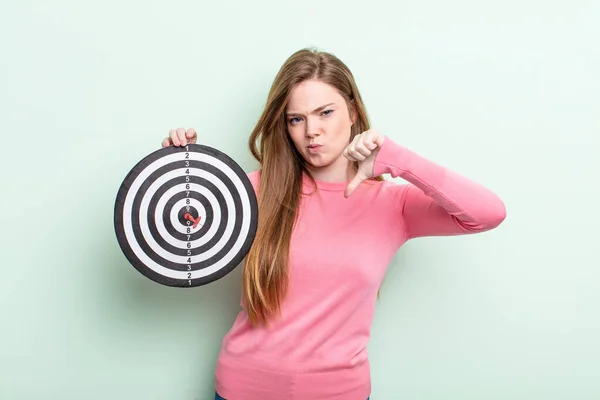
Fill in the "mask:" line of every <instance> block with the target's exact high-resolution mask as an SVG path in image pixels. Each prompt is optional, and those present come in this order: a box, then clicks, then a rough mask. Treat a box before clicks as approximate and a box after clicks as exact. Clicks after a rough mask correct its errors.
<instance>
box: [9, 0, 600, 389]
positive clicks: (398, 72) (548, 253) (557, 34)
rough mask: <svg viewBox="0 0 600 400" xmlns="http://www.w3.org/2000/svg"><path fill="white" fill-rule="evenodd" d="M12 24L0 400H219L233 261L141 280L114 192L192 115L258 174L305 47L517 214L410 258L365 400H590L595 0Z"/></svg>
mask: <svg viewBox="0 0 600 400" xmlns="http://www.w3.org/2000/svg"><path fill="white" fill-rule="evenodd" d="M0 22H1V23H0V43H1V49H2V59H1V60H2V61H1V62H0V79H1V85H0V115H1V117H0V126H1V128H2V131H1V135H2V136H1V138H2V139H1V144H0V146H1V148H2V151H1V153H0V154H1V156H0V178H1V186H0V208H1V210H2V212H1V213H0V223H1V225H0V226H1V227H2V228H1V230H0V246H1V249H0V250H1V251H0V267H1V271H2V274H1V277H0V304H1V310H2V327H1V329H0V361H1V362H0V399H3V400H21V399H36V400H40V399H61V400H70V399H78V400H79V399H86V400H95V399H127V400H132V399H140V400H142V399H143V400H167V399H168V400H207V399H211V396H212V393H213V368H214V365H215V360H216V355H217V353H218V350H219V346H220V340H221V338H222V336H223V335H224V334H225V332H226V331H227V329H228V328H229V327H230V325H231V323H232V322H233V319H234V317H235V315H236V313H237V311H238V305H239V296H240V291H239V281H240V273H239V272H240V271H239V269H237V270H236V271H235V272H234V273H232V274H230V275H228V276H227V277H226V278H224V279H222V280H220V281H218V282H215V283H214V284H211V285H209V286H205V287H201V288H195V289H192V290H182V289H173V288H168V287H162V286H160V285H158V284H155V283H153V282H151V281H150V280H148V279H146V278H144V277H143V276H142V275H141V274H139V273H138V272H137V271H136V270H134V268H133V267H131V266H130V265H129V264H128V262H127V261H126V259H125V257H124V256H123V254H122V253H121V250H120V248H119V247H118V244H117V241H116V238H115V235H114V231H113V225H112V223H113V220H112V218H113V214H112V211H113V205H114V199H115V195H116V192H117V190H118V187H119V185H120V183H121V181H122V179H123V178H124V177H125V175H126V174H127V172H128V171H129V169H130V168H131V167H133V165H134V164H135V163H137V162H138V161H139V160H140V159H141V158H143V157H144V156H145V155H147V154H149V153H150V152H152V151H154V150H156V149H158V148H159V146H160V142H161V140H162V138H163V137H164V136H166V134H167V132H168V130H169V129H170V128H176V127H180V126H181V127H186V128H188V127H194V128H196V129H197V130H198V131H199V132H200V142H201V143H204V144H208V145H210V146H214V147H217V148H219V149H221V150H223V151H225V152H227V153H228V154H229V155H230V156H232V157H233V158H234V159H236V160H237V161H238V162H239V164H240V165H241V166H242V167H243V168H244V169H245V170H247V171H250V170H252V169H254V168H256V164H255V163H254V161H253V160H252V159H251V157H250V155H249V152H248V150H247V145H246V142H247V137H248V134H249V132H250V130H251V129H252V127H253V124H254V123H255V121H256V119H257V117H258V115H259V113H260V111H261V108H262V106H263V105H264V101H265V98H266V94H267V91H268V88H269V85H270V83H271V81H272V79H273V77H274V75H275V73H276V71H277V69H278V68H279V66H280V65H281V63H282V62H283V61H284V60H285V58H286V57H287V56H288V55H290V54H291V53H292V52H293V51H295V50H297V49H299V48H302V47H305V46H317V47H319V48H322V49H325V50H329V51H332V52H334V53H335V54H337V55H338V56H339V57H340V58H342V60H344V61H345V62H346V63H347V64H348V65H349V66H350V68H351V69H352V70H353V72H354V73H355V75H356V78H357V81H358V84H359V87H360V89H361V91H362V93H363V96H364V98H365V101H366V103H367V107H368V111H369V113H370V116H371V118H372V122H373V125H374V127H376V128H377V129H379V130H380V131H382V132H384V133H385V134H387V135H389V136H390V137H392V138H393V139H394V140H396V141H398V142H399V143H402V144H403V145H405V146H407V147H410V148H412V149H413V150H415V151H417V152H419V153H420V154H422V155H424V156H426V157H429V158H431V159H432V160H435V161H436V162H438V163H440V164H443V165H445V166H447V167H449V168H452V169H454V170H456V171H458V172H460V173H463V174H465V175H467V176H469V177H471V178H473V179H475V180H478V181H479V182H482V183H484V184H485V185H487V186H488V187H490V188H491V189H492V190H494V191H496V192H497V193H498V194H499V195H500V196H501V197H502V198H503V200H504V201H505V203H506V206H507V210H508V217H507V219H506V221H505V222H504V223H503V225H501V227H499V228H498V229H497V230H494V231H492V232H488V233H485V234H481V235H477V236H471V237H455V238H428V239H419V240H416V241H413V242H409V243H408V244H407V245H406V246H405V247H404V248H402V249H401V251H399V253H398V255H397V257H396V258H395V259H394V262H393V263H392V265H390V269H389V273H388V275H387V276H386V279H385V281H384V284H383V287H382V290H381V297H380V300H379V302H378V304H377V312H376V317H375V321H374V325H373V335H372V340H371V342H370V344H369V351H370V357H371V362H372V374H373V396H372V398H373V399H374V400H396V399H398V400H402V399H410V400H433V399H436V400H437V399H444V400H448V399H461V400H465V399H485V400H488V399H489V400H491V399H502V400H506V399H527V400H533V399H536V400H550V399H552V400H554V399H556V400H566V399H569V400H573V399H599V398H600V361H599V360H600V345H599V338H600V317H599V306H600V290H599V289H600V284H599V282H600V258H599V256H598V252H597V250H594V246H597V245H598V239H599V236H600V235H599V234H598V226H599V223H600V217H599V214H600V213H599V212H598V198H599V195H600V189H599V186H598V178H599V175H600V162H599V161H598V159H597V158H596V157H598V154H599V151H598V149H599V145H600V140H599V139H598V133H599V128H600V113H599V111H600V101H599V95H598V93H599V92H600V83H599V78H598V71H600V55H599V47H598V43H599V42H600V6H599V3H598V2H593V1H571V2H568V3H567V2H543V1H532V0H527V1H504V2H496V3H490V2H477V1H467V0H458V1H454V2H447V1H442V0H437V1H419V2H416V1H413V2H403V1H400V2H393V1H369V2H348V1H336V0H333V1H326V2H325V1H312V0H310V1H303V2H288V1H275V0H268V1H261V2H242V1H239V2H217V1H215V2H198V1H191V0H173V1H169V2H167V1H162V2H160V1H116V0H105V1H93V2H92V1H74V0H57V1H52V2H50V1H46V2H42V1H35V2H34V1H23V0H21V1H18V2H16V1H15V2H4V4H3V5H2V8H1V11H0Z"/></svg>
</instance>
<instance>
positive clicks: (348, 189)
mask: <svg viewBox="0 0 600 400" xmlns="http://www.w3.org/2000/svg"><path fill="white" fill-rule="evenodd" d="M365 179H366V178H365V177H364V176H363V175H362V174H361V173H360V172H359V173H357V174H356V175H355V176H354V178H353V179H352V180H351V181H350V183H348V186H346V190H345V191H344V197H346V198H348V197H350V195H351V194H352V192H354V189H356V188H357V187H358V185H360V184H361V183H362V181H364V180H365Z"/></svg>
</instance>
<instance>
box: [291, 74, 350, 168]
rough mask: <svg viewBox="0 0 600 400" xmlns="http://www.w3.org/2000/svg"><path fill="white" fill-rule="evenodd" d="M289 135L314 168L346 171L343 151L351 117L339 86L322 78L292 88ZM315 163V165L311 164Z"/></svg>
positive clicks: (347, 138) (348, 137) (346, 142)
mask: <svg viewBox="0 0 600 400" xmlns="http://www.w3.org/2000/svg"><path fill="white" fill-rule="evenodd" d="M286 123H287V128H288V132H289V135H290V137H291V139H292V141H293V142H294V145H295V146H296V149H298V151H299V152H300V154H301V155H302V157H303V158H304V159H305V160H306V162H307V163H308V164H309V168H310V169H312V170H313V171H314V172H316V171H322V170H324V169H326V170H332V169H335V170H337V169H338V168H339V169H340V170H342V169H343V171H344V172H345V171H346V168H347V167H348V160H347V159H346V158H345V157H343V155H342V152H343V151H344V149H345V148H346V146H348V144H349V142H350V132H351V131H350V128H351V127H352V123H353V121H352V117H351V115H350V112H349V110H348V106H347V104H346V101H345V100H344V98H343V97H342V96H341V95H340V94H339V92H338V90H337V89H336V88H335V87H333V86H331V85H329V84H327V83H324V82H322V81H319V80H306V81H304V82H302V83H300V84H298V85H297V86H296V87H295V88H294V89H293V90H292V92H291V96H290V99H289V103H288V105H287V109H286ZM311 167H312V168H311Z"/></svg>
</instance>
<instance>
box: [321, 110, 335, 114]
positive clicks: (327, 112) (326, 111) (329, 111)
mask: <svg viewBox="0 0 600 400" xmlns="http://www.w3.org/2000/svg"><path fill="white" fill-rule="evenodd" d="M332 112H333V110H325V111H323V115H329V114H331V113H332Z"/></svg>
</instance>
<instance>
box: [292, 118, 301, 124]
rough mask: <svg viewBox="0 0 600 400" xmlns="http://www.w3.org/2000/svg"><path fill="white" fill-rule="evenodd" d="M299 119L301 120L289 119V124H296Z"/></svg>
mask: <svg viewBox="0 0 600 400" xmlns="http://www.w3.org/2000/svg"><path fill="white" fill-rule="evenodd" d="M300 119H301V118H300V117H294V118H291V119H290V124H295V123H298V122H300Z"/></svg>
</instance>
